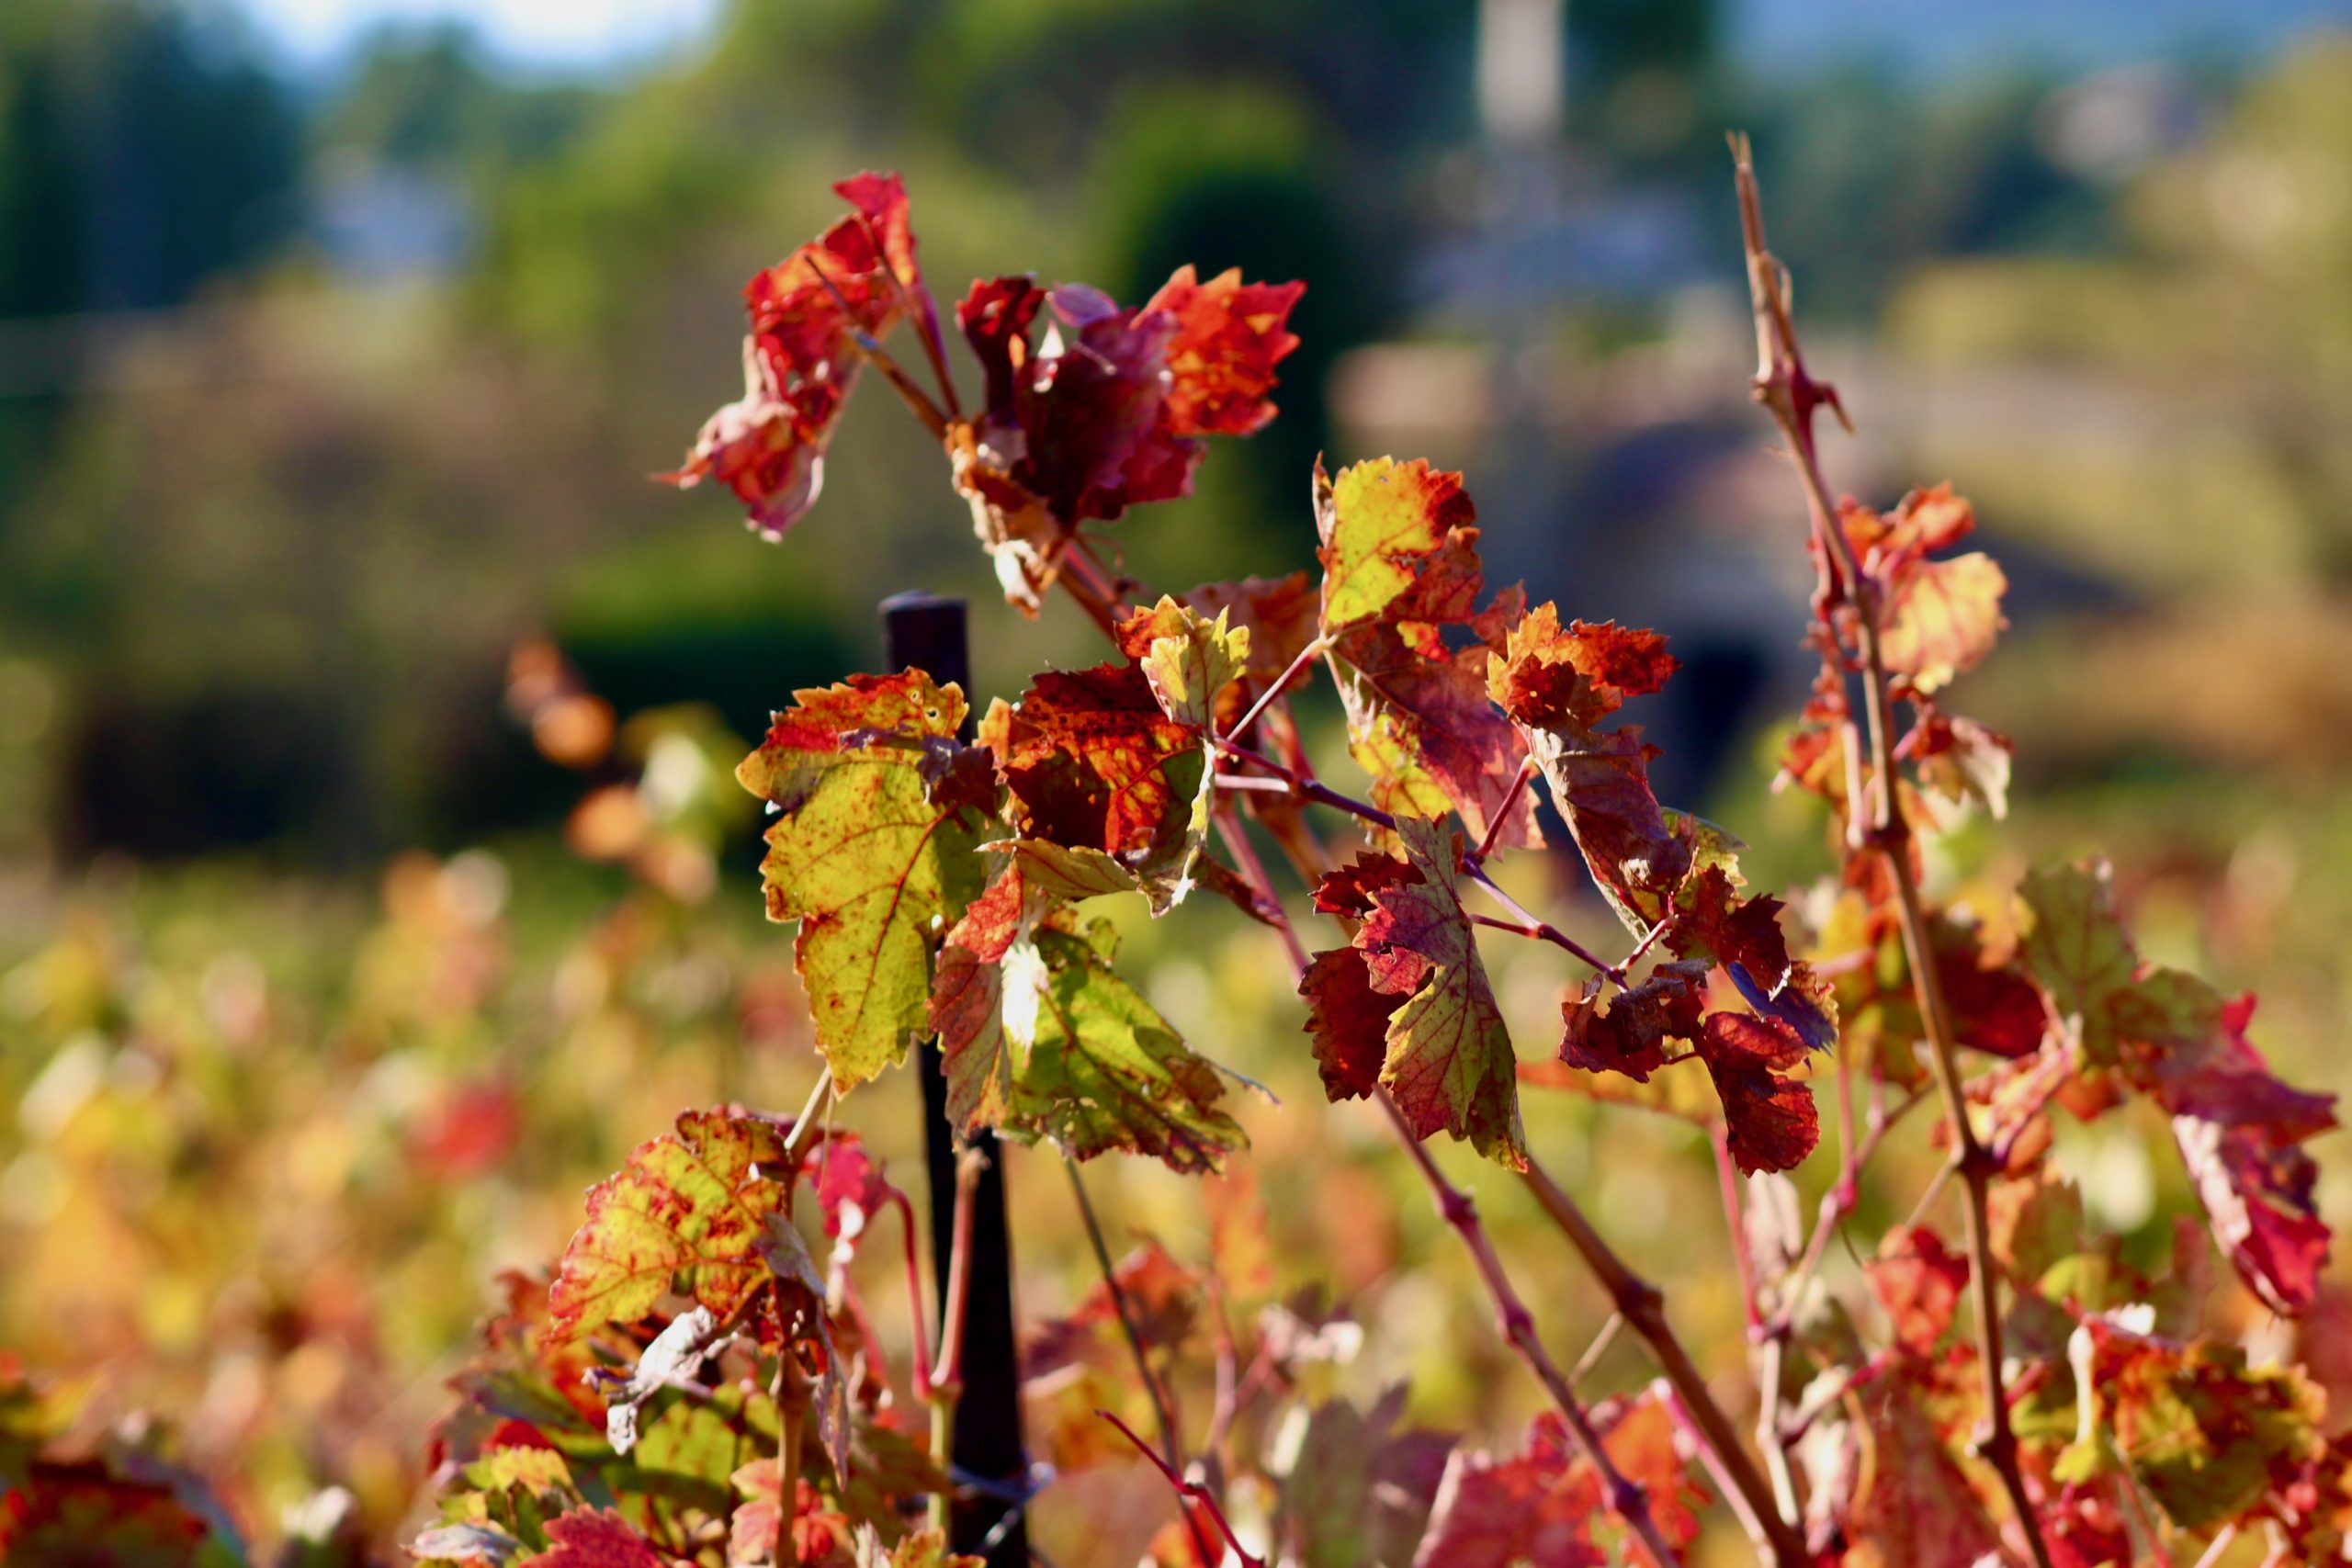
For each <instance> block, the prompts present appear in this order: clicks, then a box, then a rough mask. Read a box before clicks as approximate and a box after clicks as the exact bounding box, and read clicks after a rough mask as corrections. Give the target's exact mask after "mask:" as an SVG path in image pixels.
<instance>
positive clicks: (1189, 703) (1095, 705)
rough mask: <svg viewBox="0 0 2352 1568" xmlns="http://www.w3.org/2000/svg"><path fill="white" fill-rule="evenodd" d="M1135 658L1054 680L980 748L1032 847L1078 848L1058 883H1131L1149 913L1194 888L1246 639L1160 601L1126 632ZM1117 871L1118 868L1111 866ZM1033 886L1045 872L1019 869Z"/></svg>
mask: <svg viewBox="0 0 2352 1568" xmlns="http://www.w3.org/2000/svg"><path fill="white" fill-rule="evenodd" d="M1119 636H1120V639H1121V642H1122V645H1123V646H1124V648H1125V651H1126V652H1127V653H1128V655H1129V662H1128V663H1126V664H1124V665H1121V664H1101V665H1097V666H1095V667H1094V668H1092V669H1091V670H1081V671H1046V672H1045V673H1043V674H1041V675H1039V676H1038V677H1037V679H1036V682H1035V684H1034V685H1032V686H1031V687H1030V689H1029V691H1028V692H1027V693H1026V694H1023V697H1022V699H1021V701H1020V702H1019V703H1018V704H1016V705H1007V704H1004V703H1002V702H999V703H997V704H995V705H993V706H991V707H990V708H989V713H988V716H987V717H986V718H985V719H983V720H982V721H981V725H980V738H981V740H982V741H983V743H985V744H986V746H987V747H988V749H989V751H990V752H991V753H993V754H994V756H995V757H996V760H997V763H998V766H999V767H1000V768H1001V770H1002V772H1003V774H1004V778H1005V782H1006V784H1008V785H1009V786H1010V788H1011V790H1012V814H1013V820H1014V825H1015V826H1016V827H1017V828H1018V829H1019V830H1020V832H1021V834H1022V836H1023V839H1024V840H1038V841H1040V842H1043V843H1046V844H1051V845H1055V846H1058V847H1060V848H1061V849H1062V850H1064V851H1068V852H1069V854H1066V855H1064V856H1062V857H1060V864H1059V867H1058V868H1057V869H1058V873H1059V874H1060V875H1062V876H1063V877H1064V878H1066V879H1067V880H1069V881H1071V882H1073V883H1077V884H1082V885H1089V886H1087V891H1089V892H1109V891H1114V888H1113V887H1111V886H1091V885H1093V884H1098V883H1103V882H1107V881H1112V880H1114V879H1115V878H1117V877H1119V876H1124V878H1125V886H1128V887H1133V888H1136V889H1137V890H1139V891H1141V892H1142V893H1143V895H1144V896H1145V897H1146V898H1147V899H1148V900H1149V902H1150V904H1151V909H1152V913H1153V914H1155V915H1161V914H1165V913H1167V912H1168V911H1169V910H1170V908H1174V907H1175V906H1176V905H1177V904H1178V903H1179V902H1181V901H1182V898H1183V897H1184V895H1185V894H1186V893H1187V892H1189V891H1190V890H1191V887H1192V885H1193V874H1194V872H1195V870H1196V868H1197V867H1198V864H1199V863H1200V860H1201V857H1202V852H1203V845H1204V842H1205V840H1206V838H1207V834H1208V827H1209V812H1210V807H1211V800H1210V796H1211V794H1212V792H1213V791H1214V789H1215V778H1214V770H1213V767H1212V763H1211V759H1210V757H1209V750H1208V728H1209V724H1210V721H1211V719H1212V717H1213V716H1214V714H1215V712H1216V703H1217V699H1218V696H1219V694H1221V693H1222V692H1224V691H1225V690H1226V688H1227V687H1228V686H1230V685H1231V684H1232V682H1234V681H1235V680H1236V679H1237V678H1238V676H1239V674H1240V673H1241V671H1242V669H1243V668H1244V666H1245V663H1246V661H1247V660H1248V658H1249V651H1250V637H1249V633H1248V632H1247V631H1245V630H1236V629H1232V628H1230V627H1228V626H1227V624H1226V622H1225V618H1224V616H1223V615H1219V616H1218V618H1217V619H1216V620H1215V621H1206V620H1203V619H1202V618H1201V617H1200V616H1199V615H1195V614H1193V612H1192V611H1190V610H1187V609H1185V608H1184V607H1183V606H1182V605H1181V604H1177V603H1176V602H1175V601H1174V600H1172V599H1162V600H1160V601H1159V604H1157V605H1155V606H1153V607H1152V608H1150V609H1148V610H1141V611H1138V612H1136V614H1135V615H1131V616H1129V617H1128V618H1127V619H1126V620H1125V621H1124V622H1122V623H1121V624H1120V627H1119ZM1114 868H1115V869H1114ZM1025 869H1026V871H1027V872H1028V874H1030V879H1031V881H1032V882H1033V883H1034V881H1035V875H1037V874H1045V873H1046V869H1047V868H1046V866H1045V865H1044V864H1043V863H1042V862H1040V863H1033V864H1032V865H1031V866H1029V867H1027V868H1025Z"/></svg>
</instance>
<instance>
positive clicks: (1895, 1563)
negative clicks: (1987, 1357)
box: [1845, 1375, 2001, 1568]
mask: <svg viewBox="0 0 2352 1568" xmlns="http://www.w3.org/2000/svg"><path fill="white" fill-rule="evenodd" d="M1861 1399H1862V1404H1863V1410H1864V1415H1865V1419H1864V1420H1863V1421H1862V1422H1860V1423H1858V1425H1859V1426H1860V1427H1861V1428H1862V1429H1863V1430H1864V1431H1865V1432H1866V1433H1867V1434H1868V1440H1869V1442H1870V1445H1871V1462H1870V1464H1869V1465H1868V1466H1867V1467H1866V1469H1867V1472H1868V1474H1869V1477H1870V1483H1869V1488H1868V1490H1866V1491H1865V1492H1863V1493H1862V1495H1860V1496H1859V1497H1857V1498H1855V1499H1854V1501H1853V1504H1852V1506H1850V1508H1849V1510H1848V1512H1847V1518H1846V1533H1847V1538H1848V1539H1849V1540H1850V1541H1851V1542H1852V1545H1851V1547H1850V1549H1849V1551H1848V1552H1847V1555H1846V1559H1845V1561H1846V1562H1848V1563H1849V1564H1852V1565H1853V1568H1865V1565H1867V1568H1977V1565H1978V1564H1980V1563H1982V1562H1986V1561H1992V1562H1999V1561H2000V1560H2001V1541H2000V1536H1999V1533H1998V1532H1997V1531H1996V1530H1995V1529H1994V1528H1993V1521H1992V1520H1991V1519H1990V1518H1989V1517H1986V1515H1985V1504H1984V1500H1983V1499H1982V1498H1980V1497H1978V1496H1977V1495H1976V1491H1975V1488H1974V1487H1973V1486H1971V1485H1970V1484H1969V1482H1968V1476H1967V1474H1966V1473H1965V1472H1963V1471H1962V1469H1961V1468H1960V1463H1959V1461H1957V1460H1955V1459H1953V1458H1952V1455H1951V1450H1950V1449H1948V1448H1947V1447H1946V1446H1945V1444H1944V1439H1943V1434H1942V1433H1941V1432H1940V1431H1939V1430H1938V1429H1937V1427H1936V1423H1935V1419H1934V1417H1933V1416H1931V1415H1930V1414H1929V1413H1928V1408H1927V1406H1926V1404H1924V1403H1923V1402H1922V1399H1921V1395H1920V1390H1919V1388H1918V1386H1917V1382H1916V1381H1915V1380H1914V1379H1912V1378H1909V1377H1906V1376H1902V1375H1891V1376H1885V1377H1881V1378H1877V1379H1875V1380H1873V1381H1872V1382H1871V1384H1870V1386H1869V1387H1868V1388H1866V1389H1865V1390H1863V1392H1862V1394H1861Z"/></svg>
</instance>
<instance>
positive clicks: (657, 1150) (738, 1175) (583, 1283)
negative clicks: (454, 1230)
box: [547, 1111, 785, 1346]
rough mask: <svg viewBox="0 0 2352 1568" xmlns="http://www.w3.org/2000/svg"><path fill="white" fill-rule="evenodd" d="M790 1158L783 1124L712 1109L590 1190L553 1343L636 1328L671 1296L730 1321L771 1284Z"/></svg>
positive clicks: (554, 1295) (558, 1293)
mask: <svg viewBox="0 0 2352 1568" xmlns="http://www.w3.org/2000/svg"><path fill="white" fill-rule="evenodd" d="M783 1158H784V1130H783V1129H782V1128H781V1127H779V1126H778V1125H777V1124H776V1123H775V1122H769V1121H766V1120H763V1119H761V1118H757V1117H750V1116H730V1115H728V1114H727V1113H725V1112H723V1111H687V1112H686V1113H685V1114H684V1115H682V1116H680V1117H679V1118H678V1125H677V1131H676V1132H674V1133H664V1134H662V1135H661V1136H660V1137H658V1138H652V1139H649V1140H648V1141H647V1142H645V1143H642V1144H639V1145H638V1146H637V1147H636V1149H635V1150H633V1151H632V1152H631V1153H630V1155H629V1156H628V1164H626V1165H625V1166H623V1167H622V1168H621V1170H620V1172H619V1173H618V1174H617V1175H615V1176H612V1177H608V1178H607V1179H605V1180H603V1181H600V1182H598V1183H597V1184H596V1185H595V1186H594V1187H592V1188H590V1189H589V1190H588V1220H587V1223H586V1224H583V1225H582V1226H581V1227H580V1229H579V1231H578V1233H577V1234H575V1235H573V1236H572V1238H571V1245H570V1246H568V1247H565V1248H564V1253H563V1265H562V1268H561V1269H560V1271H559V1272H558V1274H557V1275H556V1279H555V1284H554V1286H553V1288H552V1289H551V1290H550V1291H549V1292H548V1303H549V1305H550V1307H551V1308H552V1315H551V1317H550V1318H549V1320H548V1329H547V1337H548V1341H549V1342H550V1343H551V1344H554V1345H559V1346H560V1345H563V1344H567V1343H569V1342H571V1341H572V1340H575V1339H578V1338H579V1337H581V1336H582V1335H584V1334H587V1333H589V1332H591V1331H592V1330H594V1329H596V1328H598V1327H601V1326H602V1325H605V1324H607V1323H623V1324H627V1323H634V1322H637V1321H638V1320H639V1319H640V1318H643V1317H644V1316H645V1315H646V1314H649V1313H650V1312H651V1311H652V1310H653V1308H654V1306H655V1305H656V1304H657V1303H659V1302H660V1301H661V1300H662V1297H663V1296H664V1295H665V1294H667V1293H669V1292H671V1291H672V1290H673V1289H675V1290H677V1291H680V1292H684V1293H685V1294H687V1295H691V1296H692V1297H694V1299H695V1301H697V1302H699V1303H702V1304H703V1305H704V1306H705V1307H707V1308H708V1309H709V1310H710V1312H711V1313H712V1314H714V1316H716V1317H717V1318H718V1319H720V1320H722V1321H723V1320H725V1319H727V1318H729V1317H732V1316H733V1315H734V1314H736V1313H737V1312H739V1311H740V1310H741V1308H742V1307H743V1305H744V1303H747V1302H748V1301H750V1300H751V1298H752V1295H753V1294H754V1293H756V1292H758V1291H759V1289H760V1288H761V1287H762V1286H763V1285H764V1284H765V1283H766V1282H767V1280H768V1279H769V1270H768V1266H767V1263H766V1261H765V1260H764V1258H763V1256H762V1247H763V1233H764V1231H765V1229H766V1224H767V1219H768V1216H769V1215H771V1214H774V1213H776V1212H777V1211H778V1210H779V1209H780V1208H781V1207H782V1205H783V1202H784V1197H785V1189H784V1184H783V1183H782V1182H781V1181H779V1180H777V1179H776V1174H777V1173H776V1169H775V1168H776V1166H777V1165H778V1163H780V1162H781V1161H782V1160H783Z"/></svg>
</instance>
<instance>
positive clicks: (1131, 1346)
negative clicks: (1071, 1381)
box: [1062, 1155, 1184, 1472]
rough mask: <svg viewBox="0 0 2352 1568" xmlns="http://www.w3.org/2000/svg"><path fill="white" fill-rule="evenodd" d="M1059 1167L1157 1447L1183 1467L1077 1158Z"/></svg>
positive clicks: (1172, 1421) (1147, 1351)
mask: <svg viewBox="0 0 2352 1568" xmlns="http://www.w3.org/2000/svg"><path fill="white" fill-rule="evenodd" d="M1062 1168H1063V1169H1064V1170H1066V1171H1068V1172H1069V1190H1070V1192H1071V1193H1072V1194H1073V1195H1074V1196H1075V1197H1076V1198H1077V1200H1078V1213H1079V1216H1080V1218H1081V1219H1083V1220H1084V1221H1085V1222H1086V1240H1087V1245H1088V1246H1089V1247H1092V1248H1093V1250H1094V1262H1095V1266H1096V1268H1097V1269H1099V1270H1100V1271H1101V1273H1102V1276H1103V1290H1104V1291H1105V1292H1107V1293H1108V1294H1109V1295H1110V1298H1111V1308H1112V1311H1113V1312H1114V1314H1116V1315H1117V1317H1118V1319H1119V1330H1120V1332H1121V1333H1122V1334H1124V1335H1125V1337H1126V1341H1127V1350H1128V1352H1129V1353H1130V1354H1131V1355H1133V1356H1134V1358H1135V1362H1136V1373H1137V1375H1139V1376H1140V1377H1141V1378H1142V1379H1143V1386H1144V1392H1145V1393H1147V1394H1148V1395H1149V1396H1150V1399H1151V1413H1152V1416H1153V1418H1154V1419H1156V1420H1157V1421H1158V1422H1159V1444H1160V1450H1161V1452H1162V1453H1163V1454H1164V1455H1165V1456H1166V1459H1167V1461H1168V1465H1169V1467H1170V1469H1173V1470H1176V1471H1178V1472H1182V1470H1183V1468H1184V1450H1183V1447H1182V1442H1181V1441H1180V1439H1179V1437H1178V1434H1177V1430H1176V1414H1175V1412H1174V1411H1173V1410H1172V1409H1170V1406H1169V1403H1168V1396H1167V1394H1166V1393H1164V1392H1163V1391H1162V1390H1161V1388H1160V1386H1159V1374H1158V1373H1157V1372H1155V1371H1152V1366H1151V1346H1150V1343H1149V1342H1148V1340H1146V1339H1145V1338H1144V1335H1143V1325H1142V1324H1141V1323H1139V1322H1137V1321H1136V1311H1135V1305H1134V1303H1131V1302H1129V1301H1128V1300H1127V1292H1126V1288H1125V1286H1123V1285H1121V1284H1120V1283H1119V1270H1118V1268H1117V1266H1116V1265H1115V1264H1114V1263H1113V1262H1112V1261H1111V1248H1110V1246H1109V1245H1108V1244H1107V1243H1106V1242H1104V1241H1103V1222H1102V1221H1101V1220H1100V1219H1098V1218H1097V1217H1096V1216H1095V1213H1094V1200H1093V1199H1091V1198H1090V1197H1088V1196H1087V1193H1086V1183H1085V1181H1084V1180H1083V1179H1081V1178H1080V1176H1079V1174H1078V1162H1077V1161H1076V1160H1074V1159H1071V1158H1070V1157H1069V1156H1067V1155H1065V1156H1062Z"/></svg>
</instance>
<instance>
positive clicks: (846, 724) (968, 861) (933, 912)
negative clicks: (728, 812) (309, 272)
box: [737, 671, 995, 1089]
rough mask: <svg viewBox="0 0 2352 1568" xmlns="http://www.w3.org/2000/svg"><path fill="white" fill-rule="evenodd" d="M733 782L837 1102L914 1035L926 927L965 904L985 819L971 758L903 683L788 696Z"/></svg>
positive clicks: (924, 976) (918, 684) (953, 702)
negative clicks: (771, 820) (766, 820)
mask: <svg viewBox="0 0 2352 1568" xmlns="http://www.w3.org/2000/svg"><path fill="white" fill-rule="evenodd" d="M796 702H797V705H796V706H794V707H792V708H790V709H788V710H787V711H786V712H784V713H781V714H778V715H777V716H776V718H775V725H774V726H773V727H772V728H770V729H769V731H768V735H767V739H766V740H765V741H763V743H762V744H761V747H760V749H759V750H757V751H755V752H753V753H752V755H751V756H749V757H747V758H745V759H744V761H743V764H742V766H741V768H739V769H738V770H737V776H738V777H739V778H740V779H741V781H742V783H743V786H744V787H745V788H746V789H749V790H750V791H751V792H752V794H754V795H761V796H763V797H764V798H765V799H766V800H767V801H768V802H769V804H770V805H772V806H773V807H775V810H776V814H777V815H776V820H775V826H774V827H772V828H770V829H768V835H767V841H768V853H767V858H766V860H765V861H764V862H763V863H762V865H761V874H762V876H763V878H764V879H765V881H766V884H767V899H768V914H769V917H770V918H771V919H778V920H797V921H799V922H800V931H799V934H798V936H797V939H796V940H795V942H794V944H793V955H794V959H795V961H796V964H797V968H798V970H799V973H800V979H801V984H802V986H803V987H806V989H807V991H808V993H809V1009H810V1011H811V1013H812V1014H813V1016H814V1019H815V1022H816V1031H817V1044H818V1048H819V1049H820V1050H821V1051H823V1052H824V1054H825V1060H826V1063H827V1065H828V1066H830V1067H831V1069H832V1075H833V1082H834V1084H835V1086H836V1087H837V1088H840V1089H851V1088H854V1086H856V1085H857V1084H860V1083H863V1082H865V1080H866V1079H868V1078H871V1077H874V1076H875V1075H876V1074H877V1073H880V1072H881V1071H883V1069H885V1068H887V1067H889V1066H894V1065H895V1064H897V1063H899V1062H900V1061H902V1060H904V1059H905V1057H906V1053H907V1045H908V1043H909V1041H910V1040H911V1039H912V1038H913V1037H914V1036H915V1035H916V1034H918V1033H920V1032H922V1031H923V1030H924V1029H925V1027H926V1021H925V1010H926V1003H927V1001H928V998H929V997H930V994H931V970H932V948H933V942H934V941H935V940H936V932H937V930H938V926H939V922H940V921H942V920H943V919H955V918H956V917H957V916H958V915H960V914H961V913H962V910H963V907H964V905H965V904H966V903H967V902H968V901H969V900H970V899H971V898H972V897H973V896H974V895H976V894H978V892H979V891H980V875H981V866H980V859H979V855H978V845H979V841H980V840H981V838H982V837H984V836H985V834H986V831H987V825H988V823H989V819H990V809H991V807H993V804H994V795H995V783H994V780H993V778H992V776H991V775H990V773H989V764H988V759H987V757H986V755H985V753H982V752H979V751H978V750H973V749H970V748H967V747H964V746H962V745H960V744H959V743H958V742H957V741H956V727H957V726H958V725H959V724H960V723H961V722H962V721H963V716H964V697H963V694H962V692H961V691H959V690H958V689H957V688H956V687H955V686H953V685H948V686H944V687H943V686H938V685H935V684H933V682H932V681H931V679H930V677H928V676H926V675H924V674H922V673H921V672H920V671H907V672H906V673H904V674H902V675H861V676H858V677H856V678H854V679H853V680H852V681H850V682H848V683H846V684H844V685H837V686H833V687H831V688H828V689H826V690H823V691H809V692H801V693H797V694H796Z"/></svg>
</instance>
